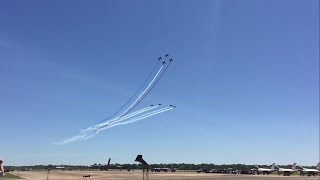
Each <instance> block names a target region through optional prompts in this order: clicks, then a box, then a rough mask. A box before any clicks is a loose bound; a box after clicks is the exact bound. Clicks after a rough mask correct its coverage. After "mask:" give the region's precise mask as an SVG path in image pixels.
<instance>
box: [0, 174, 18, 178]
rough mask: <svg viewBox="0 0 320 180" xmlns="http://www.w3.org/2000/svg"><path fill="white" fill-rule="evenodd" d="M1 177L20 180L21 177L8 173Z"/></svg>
mask: <svg viewBox="0 0 320 180" xmlns="http://www.w3.org/2000/svg"><path fill="white" fill-rule="evenodd" d="M2 177H4V178H6V179H22V178H21V177H19V176H16V175H13V174H10V173H6V175H4V176H2Z"/></svg>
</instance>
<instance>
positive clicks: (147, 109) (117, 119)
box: [81, 105, 160, 133]
mask: <svg viewBox="0 0 320 180" xmlns="http://www.w3.org/2000/svg"><path fill="white" fill-rule="evenodd" d="M158 106H160V105H155V106H148V107H145V108H143V109H140V110H138V111H135V112H132V113H130V114H127V115H125V116H123V117H121V118H120V117H116V118H113V119H111V120H109V121H105V122H102V123H99V124H95V125H93V126H90V127H88V128H86V129H84V130H81V132H83V133H84V132H85V131H92V130H95V129H98V128H100V127H101V126H107V125H110V124H113V123H116V122H120V121H124V120H126V119H128V118H131V117H133V116H136V115H138V114H141V113H143V112H146V111H150V110H152V109H154V108H157V107H158Z"/></svg>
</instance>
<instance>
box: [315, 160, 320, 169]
mask: <svg viewBox="0 0 320 180" xmlns="http://www.w3.org/2000/svg"><path fill="white" fill-rule="evenodd" d="M316 169H318V170H319V171H320V162H319V163H318V165H317V167H316Z"/></svg>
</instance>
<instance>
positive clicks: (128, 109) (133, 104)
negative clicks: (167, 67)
mask: <svg viewBox="0 0 320 180" xmlns="http://www.w3.org/2000/svg"><path fill="white" fill-rule="evenodd" d="M162 68H163V65H162V66H161V67H160V69H159V71H158V72H157V74H156V75H155V76H154V78H153V79H152V81H151V82H150V83H149V85H148V86H147V88H146V89H145V90H144V91H143V92H142V93H141V94H140V96H139V97H138V98H137V99H136V100H135V101H134V102H133V103H132V104H131V106H129V107H128V108H127V109H126V110H125V111H124V112H123V113H121V114H120V115H119V116H118V117H121V116H123V115H126V114H127V113H128V112H130V111H131V110H132V107H133V106H135V105H136V103H137V101H139V99H140V98H141V97H142V96H143V95H144V93H145V92H146V91H147V90H148V89H149V87H150V86H151V85H152V83H153V82H154V80H155V79H156V78H157V77H158V75H159V73H160V72H161V70H162Z"/></svg>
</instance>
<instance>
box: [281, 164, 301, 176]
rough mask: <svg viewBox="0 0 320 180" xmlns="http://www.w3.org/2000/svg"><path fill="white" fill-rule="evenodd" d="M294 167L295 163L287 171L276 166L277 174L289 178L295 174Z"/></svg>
mask: <svg viewBox="0 0 320 180" xmlns="http://www.w3.org/2000/svg"><path fill="white" fill-rule="evenodd" d="M296 166H297V163H294V164H293V165H292V167H291V169H287V168H280V167H278V166H276V167H277V168H278V170H277V172H278V174H279V175H280V174H283V175H284V176H290V175H291V174H293V173H294V172H296V171H297V170H296Z"/></svg>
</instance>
